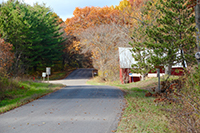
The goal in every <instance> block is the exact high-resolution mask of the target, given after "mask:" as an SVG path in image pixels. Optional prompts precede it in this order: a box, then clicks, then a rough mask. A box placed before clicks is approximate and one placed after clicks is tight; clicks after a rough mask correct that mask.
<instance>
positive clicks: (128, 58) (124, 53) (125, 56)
mask: <svg viewBox="0 0 200 133" xmlns="http://www.w3.org/2000/svg"><path fill="white" fill-rule="evenodd" d="M118 49H119V64H120V81H121V83H122V84H124V83H131V82H137V81H140V80H141V77H142V76H141V75H140V74H137V73H132V72H131V69H132V67H131V65H132V64H136V63H137V61H135V59H134V58H133V56H132V54H133V53H132V52H131V51H130V50H131V49H132V48H131V47H119V48H118ZM182 70H183V67H182V65H181V64H177V65H175V66H172V72H171V74H172V75H183V71H182ZM160 73H161V76H162V75H164V74H165V69H162V70H161V71H160ZM148 77H157V72H149V73H148Z"/></svg>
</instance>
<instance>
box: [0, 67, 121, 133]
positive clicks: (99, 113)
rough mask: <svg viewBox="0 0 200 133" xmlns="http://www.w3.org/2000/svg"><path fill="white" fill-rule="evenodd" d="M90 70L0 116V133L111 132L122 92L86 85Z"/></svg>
mask: <svg viewBox="0 0 200 133" xmlns="http://www.w3.org/2000/svg"><path fill="white" fill-rule="evenodd" d="M91 71H92V69H78V70H75V71H74V72H72V73H71V74H70V75H69V76H68V77H67V78H66V79H65V80H59V81H51V82H53V83H63V84H65V85H67V86H66V87H64V88H63V89H61V90H59V91H57V92H55V93H52V94H50V95H47V96H45V97H43V98H40V99H38V100H35V101H33V102H31V103H29V104H26V105H24V106H22V107H19V108H16V109H14V110H12V111H9V112H6V113H4V114H1V115H0V133H111V132H112V131H113V130H116V129H117V125H118V122H119V118H120V116H121V113H122V109H123V107H124V105H125V102H124V98H123V93H122V91H121V90H119V89H118V88H115V87H110V86H92V85H86V84H85V82H86V81H87V80H88V79H89V78H91V76H92V74H91Z"/></svg>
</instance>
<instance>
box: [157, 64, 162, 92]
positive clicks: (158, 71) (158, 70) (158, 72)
mask: <svg viewBox="0 0 200 133" xmlns="http://www.w3.org/2000/svg"><path fill="white" fill-rule="evenodd" d="M157 74H158V92H161V90H160V68H158V69H157Z"/></svg>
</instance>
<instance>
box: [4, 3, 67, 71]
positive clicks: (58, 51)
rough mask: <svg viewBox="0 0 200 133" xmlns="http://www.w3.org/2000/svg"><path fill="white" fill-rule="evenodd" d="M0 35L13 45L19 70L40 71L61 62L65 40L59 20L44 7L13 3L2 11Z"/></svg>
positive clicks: (5, 5)
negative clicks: (41, 68)
mask: <svg viewBox="0 0 200 133" xmlns="http://www.w3.org/2000/svg"><path fill="white" fill-rule="evenodd" d="M0 13H1V16H0V32H1V34H2V37H3V38H4V39H5V40H6V41H7V42H10V43H12V44H13V51H14V52H15V57H16V61H15V70H16V69H20V68H21V69H22V68H23V69H25V70H31V69H34V70H35V71H36V70H37V67H46V66H53V65H54V64H55V61H59V60H61V55H62V50H63V47H62V45H60V44H61V43H62V42H63V41H64V40H63V38H62V37H61V35H62V34H63V33H59V30H60V26H59V23H58V22H57V17H56V16H53V12H52V11H51V10H50V9H49V8H47V7H45V6H44V5H38V4H35V5H34V6H30V5H27V4H25V3H20V2H19V1H13V0H9V1H8V2H7V3H2V4H1V7H0Z"/></svg>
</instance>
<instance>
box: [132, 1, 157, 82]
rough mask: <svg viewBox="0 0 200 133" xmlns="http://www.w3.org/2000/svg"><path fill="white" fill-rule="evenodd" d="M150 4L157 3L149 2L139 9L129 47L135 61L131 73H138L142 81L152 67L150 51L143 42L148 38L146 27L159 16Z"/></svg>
mask: <svg viewBox="0 0 200 133" xmlns="http://www.w3.org/2000/svg"><path fill="white" fill-rule="evenodd" d="M152 3H157V0H151V2H146V4H145V6H144V7H142V8H141V9H140V15H141V17H139V18H140V20H139V21H137V24H136V26H135V27H134V30H133V34H132V40H133V41H132V42H130V45H131V46H132V47H133V49H132V50H131V52H132V53H133V54H132V56H133V58H134V59H135V61H137V63H136V64H133V65H132V67H133V69H132V72H133V73H140V74H141V75H142V80H145V77H146V76H147V75H148V73H149V72H150V71H151V70H153V68H154V66H153V64H152V63H151V62H150V61H149V60H150V58H151V52H152V50H151V49H148V48H147V47H146V45H145V44H144V42H146V41H148V36H147V35H146V29H147V27H151V26H152V24H153V23H155V20H156V19H157V18H158V16H159V12H157V10H156V8H155V7H153V6H151V5H152Z"/></svg>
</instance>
